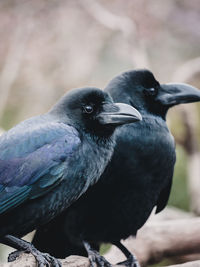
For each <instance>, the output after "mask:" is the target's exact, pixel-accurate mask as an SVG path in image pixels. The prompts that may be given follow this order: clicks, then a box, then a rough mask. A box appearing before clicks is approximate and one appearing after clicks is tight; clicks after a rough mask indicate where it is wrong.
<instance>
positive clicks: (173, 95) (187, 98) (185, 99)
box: [156, 83, 200, 106]
mask: <svg viewBox="0 0 200 267" xmlns="http://www.w3.org/2000/svg"><path fill="white" fill-rule="evenodd" d="M156 100H157V101H159V102H160V103H161V104H163V105H165V106H174V105H178V104H182V103H192V102H197V101H200V90H199V89H197V88H195V87H193V86H191V85H189V84H186V83H168V84H162V85H161V86H160V91H159V93H158V95H157V97H156Z"/></svg>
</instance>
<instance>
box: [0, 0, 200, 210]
mask: <svg viewBox="0 0 200 267" xmlns="http://www.w3.org/2000/svg"><path fill="white" fill-rule="evenodd" d="M0 21H1V23H0V37H1V42H0V96H1V97H0V127H2V128H5V129H8V128H10V127H12V126H13V125H14V124H16V123H18V122H19V121H21V120H23V119H25V118H28V117H30V116H33V115H37V114H40V113H42V112H46V111H47V110H48V108H49V107H50V106H51V105H52V104H53V103H55V101H56V100H57V99H58V98H59V97H60V96H61V95H62V94H64V93H65V92H66V91H67V90H69V89H71V88H73V87H83V86H86V85H94V86H97V87H100V88H103V87H105V85H106V84H107V82H108V81H109V80H110V79H111V78H112V77H113V76H114V75H117V74H118V73H120V72H122V71H125V70H127V69H133V68H136V67H137V68H149V69H151V70H152V71H153V73H154V74H155V76H156V78H157V79H158V80H159V81H160V82H172V81H174V80H176V81H178V82H182V81H187V82H190V83H192V84H194V85H195V86H198V87H200V5H199V1H198V0H190V1H188V0H168V1H160V0H126V1H124V0H109V1H108V0H59V1H56V0H48V1H46V0H20V1H18V0H6V1H0ZM192 105H193V106H192ZM191 107H194V104H191ZM196 107H197V109H196V110H197V111H195V112H196V118H197V119H196V122H195V123H196V124H198V127H195V134H196V136H197V138H198V139H199V137H200V123H198V122H199V118H200V105H199V104H197V105H196ZM180 110H181V108H174V109H172V110H171V111H170V114H169V116H168V123H169V125H170V127H171V130H172V133H173V135H174V136H175V138H176V140H177V142H178V143H179V146H177V164H176V169H175V177H174V183H173V188H172V194H171V197H170V202H169V203H170V204H171V205H176V206H178V207H180V208H183V209H189V197H188V190H187V172H188V171H187V160H188V157H189V155H187V151H186V150H185V148H184V146H185V144H186V141H187V129H186V126H185V123H184V117H183V116H182V115H181V114H182V113H181V112H180ZM188 110H189V108H188ZM192 110H193V109H192ZM191 112H193V111H191ZM199 141H200V140H199Z"/></svg>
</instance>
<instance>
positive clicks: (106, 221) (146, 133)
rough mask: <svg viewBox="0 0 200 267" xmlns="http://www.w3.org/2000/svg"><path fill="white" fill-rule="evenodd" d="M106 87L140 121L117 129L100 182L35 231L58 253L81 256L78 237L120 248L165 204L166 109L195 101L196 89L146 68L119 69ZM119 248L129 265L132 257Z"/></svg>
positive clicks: (170, 157) (169, 169)
mask: <svg viewBox="0 0 200 267" xmlns="http://www.w3.org/2000/svg"><path fill="white" fill-rule="evenodd" d="M106 90H107V91H108V92H110V93H111V95H112V97H113V99H114V101H116V102H117V101H119V100H120V101H122V102H124V103H128V104H132V105H133V106H134V107H136V108H137V109H138V110H139V111H140V112H141V114H142V116H143V120H142V121H141V122H139V123H137V124H130V125H126V126H123V127H122V128H120V129H118V130H117V139H116V141H117V145H116V147H115V152H114V154H113V157H112V160H111V162H110V163H109V165H108V166H107V168H106V169H105V171H104V173H103V175H102V176H101V179H100V180H99V182H98V183H97V184H96V185H94V186H92V187H91V188H90V189H89V190H88V191H87V192H86V193H85V194H84V195H83V196H82V197H81V198H80V199H79V200H78V201H77V202H75V203H74V204H73V205H72V206H71V207H70V209H69V210H67V212H65V213H63V214H62V215H61V216H60V217H58V218H56V219H55V220H53V221H52V222H50V223H49V224H48V225H46V226H44V227H43V228H40V229H39V230H38V231H37V233H36V236H35V238H34V241H33V242H34V243H35V244H36V245H37V246H38V247H39V248H40V249H43V250H46V251H48V252H50V253H52V254H53V255H55V256H57V257H62V258H64V257H66V256H68V255H70V254H78V255H86V253H85V251H84V246H83V242H82V241H83V240H87V241H88V242H90V243H91V244H93V245H95V247H96V248H98V246H99V244H100V243H102V242H109V243H113V244H116V245H118V246H119V247H120V248H122V247H121V244H120V243H119V242H120V239H125V238H127V237H128V236H130V235H136V233H137V230H138V229H139V228H141V227H142V225H143V224H144V223H145V222H146V220H147V219H148V217H149V215H150V213H151V211H152V209H153V208H154V207H155V206H157V212H160V211H161V210H162V209H163V208H164V207H165V206H166V204H167V201H168V198H169V194H170V189H171V184H172V176H173V170H174V164H175V144H174V139H173V137H172V135H171V133H170V131H169V129H168V127H167V124H166V121H165V117H166V113H167V110H168V109H169V107H171V106H173V105H175V104H179V103H185V102H193V101H199V100H200V91H198V90H197V89H195V88H193V87H190V86H186V85H183V84H174V85H173V84H172V85H160V84H159V83H158V82H157V81H156V80H155V78H154V77H153V75H152V74H151V73H150V72H149V71H130V72H126V73H123V74H122V75H119V76H118V77H116V78H114V79H113V80H112V81H111V82H110V84H109V85H108V87H107V88H106ZM123 250H124V251H125V253H124V254H125V255H126V256H127V257H129V256H130V259H129V260H130V262H129V263H130V266H133V265H134V264H135V262H134V258H133V257H131V255H130V253H129V252H128V251H126V249H125V248H122V251H123ZM102 266H104V265H103V264H102ZM136 266H137V264H136Z"/></svg>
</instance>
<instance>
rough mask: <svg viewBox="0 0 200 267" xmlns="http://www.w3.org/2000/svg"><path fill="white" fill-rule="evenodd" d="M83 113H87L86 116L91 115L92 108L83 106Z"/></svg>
mask: <svg viewBox="0 0 200 267" xmlns="http://www.w3.org/2000/svg"><path fill="white" fill-rule="evenodd" d="M83 111H84V113H87V114H90V113H92V112H93V107H92V106H89V105H88V106H85V107H84V108H83Z"/></svg>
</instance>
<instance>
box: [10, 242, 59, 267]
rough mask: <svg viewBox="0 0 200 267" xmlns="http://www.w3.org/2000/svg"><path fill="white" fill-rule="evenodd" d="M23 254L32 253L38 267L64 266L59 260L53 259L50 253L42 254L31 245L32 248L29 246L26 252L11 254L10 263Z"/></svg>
mask: <svg viewBox="0 0 200 267" xmlns="http://www.w3.org/2000/svg"><path fill="white" fill-rule="evenodd" d="M22 253H31V254H32V255H33V256H34V257H35V259H36V261H37V264H38V267H44V266H48V267H61V266H62V264H61V263H60V261H59V260H58V259H56V258H54V257H52V256H51V255H49V254H48V253H42V252H40V251H39V250H37V249H36V248H35V247H34V246H32V245H31V244H30V246H27V249H26V250H24V251H22V250H21V251H19V250H16V251H14V252H12V253H10V254H9V256H8V262H12V261H15V260H16V259H17V258H18V257H19V256H20V255H21V254H22Z"/></svg>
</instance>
